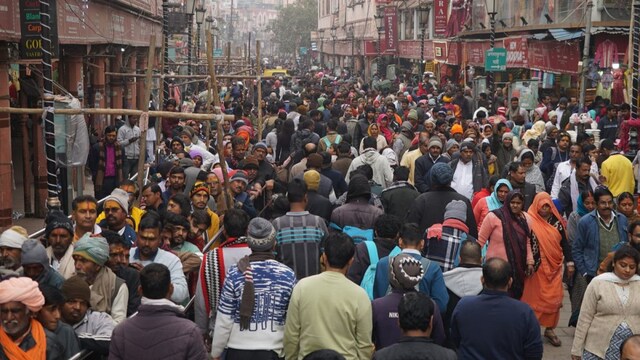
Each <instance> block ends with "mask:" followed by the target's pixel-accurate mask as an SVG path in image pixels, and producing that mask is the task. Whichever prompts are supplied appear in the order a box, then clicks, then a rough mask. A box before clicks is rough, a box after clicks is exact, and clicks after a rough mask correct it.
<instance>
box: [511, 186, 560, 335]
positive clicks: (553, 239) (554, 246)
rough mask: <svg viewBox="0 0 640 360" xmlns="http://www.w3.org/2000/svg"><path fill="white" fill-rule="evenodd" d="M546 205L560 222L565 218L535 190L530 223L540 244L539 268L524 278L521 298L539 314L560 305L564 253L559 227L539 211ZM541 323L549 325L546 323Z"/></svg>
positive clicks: (552, 311) (556, 309)
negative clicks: (549, 221) (550, 222)
mask: <svg viewBox="0 0 640 360" xmlns="http://www.w3.org/2000/svg"><path fill="white" fill-rule="evenodd" d="M545 204H546V205H549V206H550V207H551V211H552V213H553V216H555V217H556V218H557V219H559V221H561V222H562V225H563V227H564V226H565V225H564V219H563V218H562V217H561V216H560V214H559V213H558V210H557V209H556V207H555V206H554V204H553V201H552V200H551V196H549V194H547V193H546V192H542V193H538V194H537V195H536V197H535V198H534V200H533V203H532V204H531V207H529V211H528V214H529V226H530V228H531V230H532V231H533V233H534V234H535V236H536V238H537V239H538V246H539V247H540V260H541V263H540V267H539V268H538V271H536V272H535V273H534V274H533V275H532V276H530V277H529V278H527V279H526V281H525V285H524V293H523V294H522V299H521V300H522V301H523V302H525V303H527V304H529V306H531V308H532V309H533V310H534V311H535V312H536V315H538V314H539V313H545V314H550V313H556V312H558V311H559V309H560V306H561V305H562V297H563V292H562V261H563V253H562V247H561V246H560V241H561V240H562V236H561V234H560V233H559V232H558V229H557V228H556V227H555V226H553V225H551V224H549V223H548V222H547V220H545V219H544V218H542V217H541V216H540V215H539V214H538V210H539V209H541V208H542V206H543V205H545ZM543 326H549V325H547V324H545V325H543Z"/></svg>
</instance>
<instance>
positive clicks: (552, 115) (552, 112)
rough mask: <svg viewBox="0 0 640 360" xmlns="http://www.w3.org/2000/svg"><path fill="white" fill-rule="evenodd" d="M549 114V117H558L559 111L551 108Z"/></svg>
mask: <svg viewBox="0 0 640 360" xmlns="http://www.w3.org/2000/svg"><path fill="white" fill-rule="evenodd" d="M547 116H548V117H549V119H551V118H554V117H555V118H557V117H558V113H557V112H556V111H555V110H551V111H549V113H548V114H547Z"/></svg>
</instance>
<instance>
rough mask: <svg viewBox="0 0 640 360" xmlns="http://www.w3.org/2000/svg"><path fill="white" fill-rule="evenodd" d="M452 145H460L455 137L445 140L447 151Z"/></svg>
mask: <svg viewBox="0 0 640 360" xmlns="http://www.w3.org/2000/svg"><path fill="white" fill-rule="evenodd" d="M454 146H460V144H458V142H457V141H456V139H449V140H447V151H449V150H451V148H452V147H454Z"/></svg>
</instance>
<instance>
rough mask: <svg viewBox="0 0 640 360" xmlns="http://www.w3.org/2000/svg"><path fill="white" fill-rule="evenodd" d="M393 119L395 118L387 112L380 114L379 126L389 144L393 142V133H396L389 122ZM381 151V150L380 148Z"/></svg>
mask: <svg viewBox="0 0 640 360" xmlns="http://www.w3.org/2000/svg"><path fill="white" fill-rule="evenodd" d="M392 121H393V118H391V119H390V118H389V116H387V115H386V114H381V115H380V116H378V126H379V128H380V134H382V136H384V139H385V140H386V141H387V144H393V135H394V134H395V133H394V131H393V130H391V128H390V127H389V124H391V122H392ZM378 151H379V150H378Z"/></svg>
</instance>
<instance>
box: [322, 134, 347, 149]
mask: <svg viewBox="0 0 640 360" xmlns="http://www.w3.org/2000/svg"><path fill="white" fill-rule="evenodd" d="M341 141H342V136H340V134H338V135H336V138H335V139H334V140H333V143H332V142H331V140H329V139H328V138H327V137H326V136H325V137H323V138H322V142H324V145H325V148H326V151H329V148H330V147H331V144H340V142H341Z"/></svg>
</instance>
